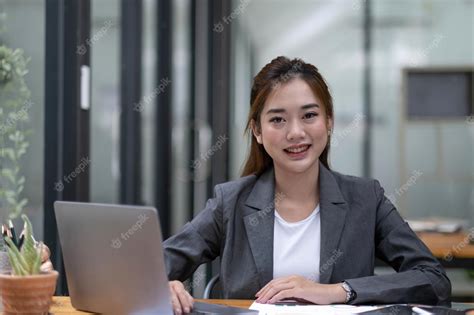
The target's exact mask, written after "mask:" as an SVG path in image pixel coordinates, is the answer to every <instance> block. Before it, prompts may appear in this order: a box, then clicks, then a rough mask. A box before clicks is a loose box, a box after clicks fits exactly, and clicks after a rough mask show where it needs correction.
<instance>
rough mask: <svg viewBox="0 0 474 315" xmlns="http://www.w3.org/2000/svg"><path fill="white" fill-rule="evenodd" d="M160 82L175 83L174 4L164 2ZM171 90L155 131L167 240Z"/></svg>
mask: <svg viewBox="0 0 474 315" xmlns="http://www.w3.org/2000/svg"><path fill="white" fill-rule="evenodd" d="M157 11H158V12H157V15H158V18H157V21H158V30H157V41H156V42H157V46H158V47H157V60H158V63H157V64H158V67H157V68H158V69H157V78H156V85H159V84H160V82H164V81H163V80H167V82H171V86H172V84H173V80H172V77H171V65H172V58H171V54H172V47H173V45H172V35H173V33H172V19H171V16H172V3H171V1H170V0H160V1H158V5H157ZM171 90H172V88H171V87H170V86H168V87H167V88H164V89H163V90H162V91H161V90H160V93H158V95H157V97H156V106H157V107H156V120H155V121H156V130H155V139H156V142H155V170H156V174H155V197H156V207H157V209H158V213H159V215H160V222H161V227H162V232H163V239H166V238H168V237H169V236H170V223H171V220H170V212H171V167H172V165H171V154H172V148H171V128H172V125H171V121H172V111H171Z"/></svg>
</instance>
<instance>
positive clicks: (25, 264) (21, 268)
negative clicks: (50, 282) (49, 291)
mask: <svg viewBox="0 0 474 315" xmlns="http://www.w3.org/2000/svg"><path fill="white" fill-rule="evenodd" d="M21 218H22V219H23V221H25V230H24V231H25V239H24V242H23V245H22V246H21V249H18V248H17V247H16V245H15V244H14V243H13V241H12V239H11V238H9V237H8V236H7V237H5V241H6V243H7V244H8V248H7V250H8V258H9V259H10V264H11V266H12V270H13V275H15V276H28V275H36V274H39V273H40V267H41V249H42V246H43V245H42V243H39V249H37V248H36V246H35V245H36V241H35V239H34V237H33V227H32V225H31V222H30V220H29V219H28V217H27V216H26V215H25V214H23V215H22V216H21Z"/></svg>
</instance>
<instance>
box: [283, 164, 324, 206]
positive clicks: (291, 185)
mask: <svg viewBox="0 0 474 315" xmlns="http://www.w3.org/2000/svg"><path fill="white" fill-rule="evenodd" d="M318 179H319V162H317V163H315V165H314V166H313V167H311V168H310V169H309V170H307V171H306V172H303V173H298V174H295V173H293V172H288V171H287V170H283V169H281V168H278V167H275V194H279V195H280V196H282V197H283V198H284V199H287V198H288V199H289V200H293V201H300V202H304V201H314V202H315V203H316V204H317V203H319V180H318Z"/></svg>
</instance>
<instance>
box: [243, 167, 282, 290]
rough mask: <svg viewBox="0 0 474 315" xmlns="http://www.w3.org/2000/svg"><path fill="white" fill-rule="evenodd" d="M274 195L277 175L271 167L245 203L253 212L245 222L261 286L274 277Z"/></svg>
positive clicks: (245, 218) (258, 181) (259, 180)
mask: <svg viewBox="0 0 474 315" xmlns="http://www.w3.org/2000/svg"><path fill="white" fill-rule="evenodd" d="M274 195H275V175H274V172H273V169H270V170H268V171H267V172H265V173H263V174H262V175H261V176H260V177H259V179H258V180H257V182H256V183H255V186H254V188H253V189H252V192H251V193H250V195H249V196H248V198H247V200H246V203H245V206H246V207H247V209H248V210H250V212H251V213H250V214H248V215H246V216H244V224H245V229H246V232H247V238H248V241H249V244H250V249H251V251H252V255H253V258H254V261H255V264H256V266H257V270H258V275H259V282H260V287H263V286H264V285H266V284H267V283H268V282H269V281H271V280H272V279H273V227H274V220H275V214H274V211H275V203H274Z"/></svg>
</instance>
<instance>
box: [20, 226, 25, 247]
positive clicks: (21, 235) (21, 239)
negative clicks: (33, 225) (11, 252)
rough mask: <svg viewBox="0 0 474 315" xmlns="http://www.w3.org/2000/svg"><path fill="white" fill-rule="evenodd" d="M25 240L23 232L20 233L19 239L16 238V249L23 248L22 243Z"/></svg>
mask: <svg viewBox="0 0 474 315" xmlns="http://www.w3.org/2000/svg"><path fill="white" fill-rule="evenodd" d="M24 240H25V230H23V231H21V234H20V237H19V238H18V249H21V247H22V246H23V241H24Z"/></svg>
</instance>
